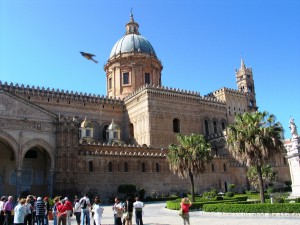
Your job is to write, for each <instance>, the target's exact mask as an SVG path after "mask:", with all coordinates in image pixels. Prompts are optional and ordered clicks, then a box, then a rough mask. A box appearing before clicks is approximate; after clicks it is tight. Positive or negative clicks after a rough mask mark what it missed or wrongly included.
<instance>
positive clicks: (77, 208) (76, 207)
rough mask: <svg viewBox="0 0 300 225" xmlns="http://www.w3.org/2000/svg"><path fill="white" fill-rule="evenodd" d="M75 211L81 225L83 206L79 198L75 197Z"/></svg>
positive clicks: (78, 224)
mask: <svg viewBox="0 0 300 225" xmlns="http://www.w3.org/2000/svg"><path fill="white" fill-rule="evenodd" d="M73 211H74V215H75V217H76V222H77V225H80V216H81V206H80V203H79V199H78V198H76V199H75V204H74V209H73Z"/></svg>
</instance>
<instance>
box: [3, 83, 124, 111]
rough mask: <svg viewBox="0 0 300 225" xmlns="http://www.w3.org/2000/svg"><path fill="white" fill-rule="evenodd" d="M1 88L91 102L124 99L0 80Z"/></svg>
mask: <svg viewBox="0 0 300 225" xmlns="http://www.w3.org/2000/svg"><path fill="white" fill-rule="evenodd" d="M0 89H3V90H5V91H7V92H10V93H15V94H18V95H28V96H40V97H46V98H55V99H65V100H72V101H82V102H91V103H105V104H114V105H115V104H120V105H121V104H123V101H122V100H121V99H120V98H112V97H110V98H109V97H107V96H104V95H102V96H100V95H95V94H93V95H92V94H87V93H82V92H80V93H78V92H77V91H76V92H73V91H68V90H67V91H64V90H59V89H56V90H55V89H54V88H52V89H50V88H49V87H48V88H44V87H42V88H40V87H39V86H38V87H35V86H31V87H30V86H29V85H27V86H25V85H23V84H21V85H19V84H18V83H17V84H13V83H10V84H8V83H7V82H5V83H3V82H2V81H0Z"/></svg>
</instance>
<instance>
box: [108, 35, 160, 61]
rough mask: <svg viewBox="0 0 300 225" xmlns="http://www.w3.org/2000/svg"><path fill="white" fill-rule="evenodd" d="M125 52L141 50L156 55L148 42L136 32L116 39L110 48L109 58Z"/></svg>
mask: <svg viewBox="0 0 300 225" xmlns="http://www.w3.org/2000/svg"><path fill="white" fill-rule="evenodd" d="M126 52H128V53H129V52H141V53H147V54H149V55H153V56H155V57H156V53H155V51H154V48H153V47H152V45H151V44H150V42H149V41H148V40H147V39H146V38H144V37H143V36H141V35H138V34H127V35H125V36H123V37H122V38H121V39H120V40H118V41H117V43H116V44H115V45H114V47H113V48H112V50H111V52H110V56H109V58H111V57H113V56H114V55H117V54H120V53H126Z"/></svg>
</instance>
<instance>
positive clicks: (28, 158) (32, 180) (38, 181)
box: [20, 146, 52, 196]
mask: <svg viewBox="0 0 300 225" xmlns="http://www.w3.org/2000/svg"><path fill="white" fill-rule="evenodd" d="M50 169H51V159H50V157H49V154H48V152H47V151H46V150H45V149H44V148H43V147H40V146H34V147H31V148H30V149H28V150H27V151H26V153H25V154H24V157H23V160H22V167H21V174H22V175H21V179H20V192H21V195H22V196H26V195H27V194H29V193H31V194H34V195H38V196H46V195H49V194H50V193H49V192H50V186H51V179H52V176H51V174H50Z"/></svg>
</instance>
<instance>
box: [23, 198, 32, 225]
mask: <svg viewBox="0 0 300 225" xmlns="http://www.w3.org/2000/svg"><path fill="white" fill-rule="evenodd" d="M30 201H31V198H30V196H27V198H26V200H25V208H26V215H25V218H24V225H31V224H32V206H31V204H30Z"/></svg>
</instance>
